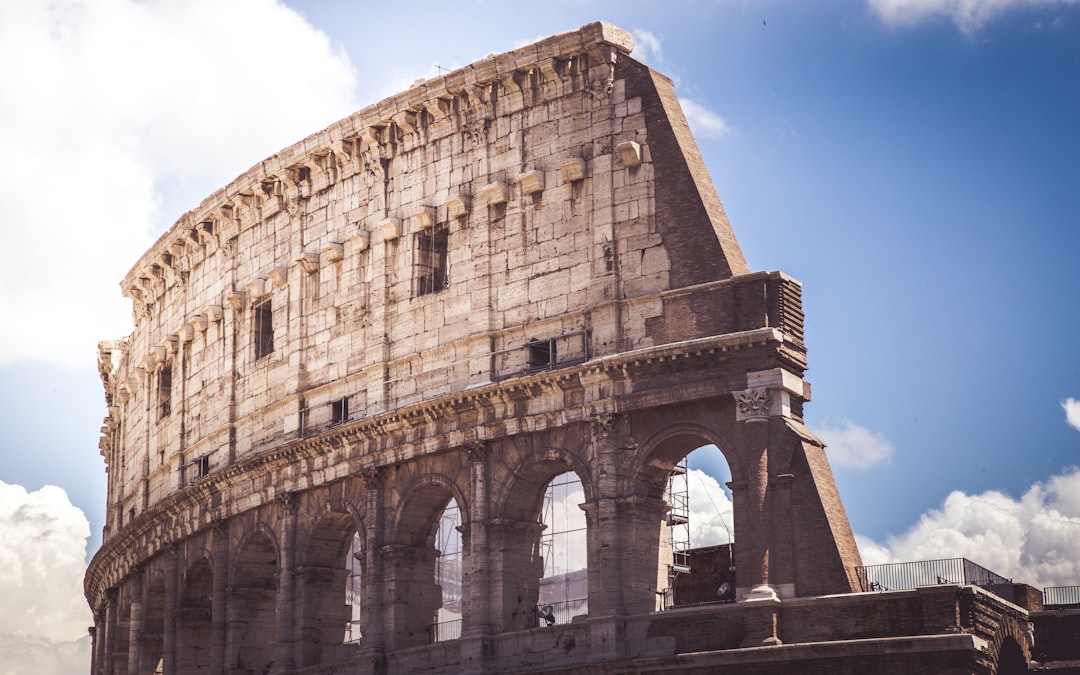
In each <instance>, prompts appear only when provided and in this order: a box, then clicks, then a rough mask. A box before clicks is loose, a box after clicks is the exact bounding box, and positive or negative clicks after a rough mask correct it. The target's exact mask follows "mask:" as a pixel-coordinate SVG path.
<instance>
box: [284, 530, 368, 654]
mask: <svg viewBox="0 0 1080 675" xmlns="http://www.w3.org/2000/svg"><path fill="white" fill-rule="evenodd" d="M362 553H363V546H362V544H361V537H360V536H359V534H358V533H357V530H356V526H355V525H354V524H353V520H352V517H351V516H349V515H348V514H346V513H329V514H326V515H324V516H323V517H322V518H320V519H319V521H318V523H316V525H315V527H314V529H313V530H312V532H311V536H310V538H309V539H308V542H307V547H306V548H305V550H304V557H303V561H302V563H301V565H300V567H299V569H298V570H297V575H296V601H297V606H298V608H299V611H298V616H299V620H300V632H301V635H302V639H301V645H302V646H301V653H300V664H301V665H304V666H308V665H315V664H318V663H320V662H321V660H322V655H323V651H324V650H325V649H326V648H330V647H335V646H337V645H340V644H343V643H348V642H357V641H359V640H360V637H361V635H362V631H361V627H360V622H361V614H360V593H361V585H360V578H361V562H362V561H361V559H360V557H358V554H362Z"/></svg>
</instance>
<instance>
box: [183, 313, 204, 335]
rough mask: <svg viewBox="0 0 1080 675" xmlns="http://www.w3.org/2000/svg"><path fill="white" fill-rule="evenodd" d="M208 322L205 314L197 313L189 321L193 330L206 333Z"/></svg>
mask: <svg viewBox="0 0 1080 675" xmlns="http://www.w3.org/2000/svg"><path fill="white" fill-rule="evenodd" d="M208 324H209V322H208V321H207V319H206V315H205V314H196V315H195V316H193V317H191V320H190V321H188V325H190V326H191V328H192V329H193V330H195V331H196V332H199V333H205V332H206V326H207V325H208Z"/></svg>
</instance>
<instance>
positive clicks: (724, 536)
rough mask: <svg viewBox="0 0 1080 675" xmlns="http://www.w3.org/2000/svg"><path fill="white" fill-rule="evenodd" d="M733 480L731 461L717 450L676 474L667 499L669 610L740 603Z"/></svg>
mask: <svg viewBox="0 0 1080 675" xmlns="http://www.w3.org/2000/svg"><path fill="white" fill-rule="evenodd" d="M730 480H731V471H730V469H729V468H728V464H727V460H726V459H725V458H724V455H723V453H721V452H720V449H719V448H717V447H716V446H715V445H712V444H708V445H703V446H700V447H698V448H696V449H695V450H693V451H691V452H690V453H689V454H687V455H686V456H684V457H683V458H682V459H681V460H680V461H679V462H678V463H677V464H676V465H675V468H674V469H673V470H672V472H671V475H670V478H669V479H668V490H667V494H666V495H665V500H666V501H667V503H668V506H669V511H668V520H667V525H668V527H667V532H668V545H669V547H670V549H671V561H670V563H668V565H669V567H668V575H667V580H668V586H667V587H666V589H665V591H664V607H676V606H683V605H692V604H701V603H705V602H731V601H733V600H734V599H735V554H734V543H735V534H734V531H735V522H734V515H735V512H734V503H733V501H732V496H731V489H730V488H729V487H728V486H727V483H728V482H729V481H730ZM663 557H664V556H661V558H663Z"/></svg>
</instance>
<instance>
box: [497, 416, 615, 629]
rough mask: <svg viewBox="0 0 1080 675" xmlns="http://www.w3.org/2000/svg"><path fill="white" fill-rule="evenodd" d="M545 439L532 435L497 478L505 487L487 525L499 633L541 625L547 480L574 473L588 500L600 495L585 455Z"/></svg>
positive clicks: (501, 488) (548, 481)
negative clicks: (538, 622) (545, 442)
mask: <svg viewBox="0 0 1080 675" xmlns="http://www.w3.org/2000/svg"><path fill="white" fill-rule="evenodd" d="M542 441H543V437H539V438H530V439H529V440H528V441H527V443H528V447H527V448H526V449H525V451H524V452H522V453H520V454H519V456H518V457H517V458H516V461H515V462H513V463H510V464H508V465H506V466H505V467H504V468H505V470H506V474H505V475H503V476H500V477H499V478H500V479H502V480H501V482H500V481H495V482H494V484H495V485H499V486H500V489H499V490H498V491H497V492H496V493H495V494H493V499H492V503H493V512H492V516H493V517H492V520H491V521H490V522H489V524H488V541H489V547H490V549H491V551H492V553H491V555H492V556H493V557H494V559H493V560H492V561H491V566H492V569H493V572H492V577H491V589H492V592H491V605H490V611H491V617H492V622H493V624H494V626H495V628H496V630H499V631H509V630H523V629H528V628H533V627H535V626H536V606H537V603H538V601H539V595H540V580H541V578H543V576H544V562H543V558H542V557H541V552H540V540H541V536H542V534H543V531H544V525H543V524H542V522H541V511H542V509H543V502H544V495H545V492H546V490H547V487H548V484H549V483H550V482H551V481H552V479H554V478H555V477H557V476H559V475H561V474H564V473H566V472H569V471H572V472H574V473H575V474H577V476H578V478H580V479H581V484H582V489H583V490H584V492H585V500H586V501H589V500H591V499H594V498H595V495H596V486H595V484H594V481H593V474H592V472H591V471H590V470H589V467H588V465H587V464H586V463H585V462H584V461H583V460H582V459H581V453H578V452H573V451H571V450H569V449H567V448H564V447H559V446H554V445H544V446H543V447H539V448H538V447H536V446H537V445H538V444H539V443H540V442H542ZM586 536H589V535H588V534H587V535H586Z"/></svg>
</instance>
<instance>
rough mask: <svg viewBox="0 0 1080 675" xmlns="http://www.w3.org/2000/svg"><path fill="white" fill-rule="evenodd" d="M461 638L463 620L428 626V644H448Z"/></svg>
mask: <svg viewBox="0 0 1080 675" xmlns="http://www.w3.org/2000/svg"><path fill="white" fill-rule="evenodd" d="M460 637H461V619H454V620H453V621H443V622H442V623H433V624H431V625H430V626H428V643H429V644H435V643H436V642H446V641H447V640H457V639H458V638H460Z"/></svg>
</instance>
